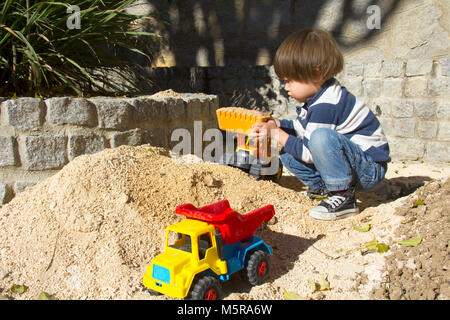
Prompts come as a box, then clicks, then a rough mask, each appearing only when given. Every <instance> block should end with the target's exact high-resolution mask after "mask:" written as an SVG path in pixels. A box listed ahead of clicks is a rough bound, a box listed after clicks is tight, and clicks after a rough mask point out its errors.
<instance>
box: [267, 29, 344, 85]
mask: <svg viewBox="0 0 450 320" xmlns="http://www.w3.org/2000/svg"><path fill="white" fill-rule="evenodd" d="M343 66H344V58H343V56H342V53H341V51H340V49H339V45H338V44H337V42H336V40H335V39H334V38H333V37H332V36H331V34H330V33H329V32H328V31H325V30H321V29H314V28H303V29H300V30H296V31H294V32H293V33H291V34H290V35H289V36H288V37H287V38H286V39H285V40H284V41H283V42H282V43H281V45H280V47H279V48H278V50H277V52H276V54H275V58H274V68H275V73H276V74H277V76H278V77H279V78H280V79H289V80H297V81H310V80H313V79H316V78H317V77H318V76H321V77H322V80H323V81H326V80H328V79H331V78H332V77H334V76H335V75H337V74H338V73H339V72H341V71H342V68H343Z"/></svg>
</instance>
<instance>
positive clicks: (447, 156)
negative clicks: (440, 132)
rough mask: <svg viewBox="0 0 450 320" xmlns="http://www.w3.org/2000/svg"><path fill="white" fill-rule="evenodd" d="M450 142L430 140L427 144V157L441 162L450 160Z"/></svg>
mask: <svg viewBox="0 0 450 320" xmlns="http://www.w3.org/2000/svg"><path fill="white" fill-rule="evenodd" d="M449 147H450V143H445V142H436V141H430V142H427V144H426V156H425V157H426V159H428V160H433V161H440V162H449V161H450V152H449V149H450V148H449Z"/></svg>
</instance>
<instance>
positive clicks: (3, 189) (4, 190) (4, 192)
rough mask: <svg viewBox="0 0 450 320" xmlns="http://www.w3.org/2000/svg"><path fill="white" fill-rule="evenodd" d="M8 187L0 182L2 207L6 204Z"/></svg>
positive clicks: (0, 202) (0, 204) (0, 203)
mask: <svg viewBox="0 0 450 320" xmlns="http://www.w3.org/2000/svg"><path fill="white" fill-rule="evenodd" d="M6 196H7V186H6V183H3V182H0V206H2V205H4V204H5V203H6Z"/></svg>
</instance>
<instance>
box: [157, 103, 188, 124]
mask: <svg viewBox="0 0 450 320" xmlns="http://www.w3.org/2000/svg"><path fill="white" fill-rule="evenodd" d="M155 100H158V101H160V102H162V103H163V104H164V106H165V110H166V119H167V120H168V121H173V120H177V119H185V117H186V104H185V102H184V101H183V100H182V99H175V98H170V97H164V98H156V99H155Z"/></svg>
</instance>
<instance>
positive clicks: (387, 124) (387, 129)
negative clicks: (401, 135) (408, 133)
mask: <svg viewBox="0 0 450 320" xmlns="http://www.w3.org/2000/svg"><path fill="white" fill-rule="evenodd" d="M378 120H379V121H380V123H381V127H382V128H383V132H384V134H385V135H386V136H390V135H392V134H393V127H394V124H393V120H392V119H391V118H386V117H380V118H378Z"/></svg>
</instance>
